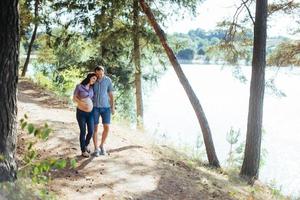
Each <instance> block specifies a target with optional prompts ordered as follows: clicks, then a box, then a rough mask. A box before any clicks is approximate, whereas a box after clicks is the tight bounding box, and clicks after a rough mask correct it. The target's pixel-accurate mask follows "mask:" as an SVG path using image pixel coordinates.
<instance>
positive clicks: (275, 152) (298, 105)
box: [145, 65, 300, 195]
mask: <svg viewBox="0 0 300 200" xmlns="http://www.w3.org/2000/svg"><path fill="white" fill-rule="evenodd" d="M182 67H183V70H184V73H185V74H186V76H187V78H188V80H189V82H190V84H191V85H192V87H193V89H194V91H195V93H196V94H197V96H198V98H199V100H200V103H201V105H202V107H203V109H204V111H205V114H206V117H207V119H208V122H209V125H210V128H211V132H212V135H213V140H214V144H215V148H216V151H217V155H218V157H219V160H220V161H221V162H222V164H223V165H224V164H225V160H226V159H227V158H228V151H229V144H228V142H227V141H226V134H227V132H228V131H229V130H230V128H231V127H232V128H233V129H234V130H239V129H240V131H241V138H240V140H241V141H242V140H244V139H245V135H246V127H247V115H248V101H249V90H250V89H249V85H250V75H251V68H250V67H242V68H241V69H240V71H241V72H242V73H243V74H244V76H245V77H246V78H247V79H248V81H247V82H246V83H242V82H241V81H240V80H238V79H237V78H234V77H235V76H236V74H237V73H235V72H234V71H233V67H226V66H217V65H182ZM270 79H274V83H275V85H276V88H277V89H279V90H280V91H281V92H283V93H284V94H285V95H286V97H280V96H278V95H275V93H274V91H273V90H271V89H270V88H267V89H266V92H265V99H264V115H263V128H264V130H265V134H264V136H263V142H262V147H263V148H264V149H266V150H267V156H266V159H265V165H264V166H263V167H262V168H261V170H260V179H261V180H262V181H263V182H265V183H270V182H272V181H274V180H275V182H276V185H277V186H278V187H282V191H283V193H284V194H287V195H300V186H299V185H300V88H299V86H300V68H272V69H269V68H268V69H266V80H270ZM145 126H146V129H147V130H148V132H149V133H150V134H152V135H155V137H158V138H163V139H164V140H167V141H168V143H173V144H174V145H177V146H181V147H189V148H190V149H194V148H195V147H196V145H197V142H196V141H197V138H199V135H200V136H201V129H200V126H199V124H198V121H197V118H196V115H195V113H194V111H193V109H192V106H191V104H190V102H189V100H188V98H187V96H186V93H185V91H184V89H183V87H182V86H181V84H180V82H179V80H178V78H177V76H176V74H175V72H174V70H173V68H171V67H169V70H168V71H167V72H166V73H165V74H164V75H163V76H162V77H161V79H160V80H159V81H158V85H157V86H155V87H153V88H152V89H151V91H150V93H149V95H148V96H147V97H146V98H145ZM201 138H202V136H201ZM202 148H203V147H202ZM205 158H206V157H205Z"/></svg>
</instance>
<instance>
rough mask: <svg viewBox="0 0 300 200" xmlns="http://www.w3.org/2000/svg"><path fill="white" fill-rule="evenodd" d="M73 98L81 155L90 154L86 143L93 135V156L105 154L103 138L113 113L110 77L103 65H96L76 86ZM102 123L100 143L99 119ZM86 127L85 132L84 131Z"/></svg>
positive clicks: (107, 130)
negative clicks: (75, 106)
mask: <svg viewBox="0 0 300 200" xmlns="http://www.w3.org/2000/svg"><path fill="white" fill-rule="evenodd" d="M73 100H74V101H75V102H76V103H77V109H76V119H77V122H78V125H79V129H80V137H79V140H80V149H81V155H82V156H83V157H89V156H90V153H91V152H90V149H89V148H88V145H89V143H90V140H91V138H92V137H93V142H94V149H95V150H94V153H93V155H94V156H99V155H106V151H105V148H104V144H105V140H106V138H107V135H108V132H109V124H110V120H111V114H114V112H115V109H114V97H113V86H112V81H111V79H110V78H109V77H108V76H106V75H105V74H104V67H103V66H98V67H96V68H95V70H94V72H92V73H89V74H88V75H87V77H86V78H85V79H84V80H83V81H82V82H81V83H80V84H78V85H77V86H76V88H75V91H74V94H73ZM100 117H101V121H102V124H103V132H102V137H101V142H100V145H99V143H98V125H99V119H100ZM86 129H87V133H86Z"/></svg>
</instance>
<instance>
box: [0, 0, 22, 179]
mask: <svg viewBox="0 0 300 200" xmlns="http://www.w3.org/2000/svg"><path fill="white" fill-rule="evenodd" d="M19 41H20V39H19V14H18V0H1V1H0V94H1V95H0V110H1V112H0V181H8V180H14V179H16V169H17V166H16V163H15V147H16V136H17V128H16V116H17V100H16V91H17V82H18V66H19V60H18V57H19Z"/></svg>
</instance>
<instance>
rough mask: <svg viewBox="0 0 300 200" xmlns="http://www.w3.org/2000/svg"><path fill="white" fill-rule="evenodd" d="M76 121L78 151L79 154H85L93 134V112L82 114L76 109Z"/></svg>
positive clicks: (82, 112)
mask: <svg viewBox="0 0 300 200" xmlns="http://www.w3.org/2000/svg"><path fill="white" fill-rule="evenodd" d="M76 119H77V122H78V125H79V129H80V137H79V141H80V149H81V152H85V151H86V147H87V146H88V145H89V143H90V140H91V138H92V136H93V132H94V115H93V112H84V111H82V110H80V109H78V108H77V111H76ZM86 127H87V134H86Z"/></svg>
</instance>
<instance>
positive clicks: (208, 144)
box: [139, 0, 220, 168]
mask: <svg viewBox="0 0 300 200" xmlns="http://www.w3.org/2000/svg"><path fill="white" fill-rule="evenodd" d="M139 1H140V4H141V7H142V9H143V11H144V13H145V14H146V15H147V17H148V19H149V22H150V24H151V25H152V27H153V28H154V30H155V32H156V34H157V36H158V37H159V39H160V42H161V43H162V46H163V47H164V49H165V51H166V53H167V55H168V58H169V60H170V62H171V63H172V66H173V68H174V70H175V72H176V74H177V76H178V78H179V81H180V83H181V84H182V86H183V88H184V90H185V92H186V94H187V96H188V98H189V100H190V102H191V104H192V106H193V108H194V111H195V113H196V116H197V118H198V122H199V124H200V127H201V130H202V134H203V139H204V144H205V148H206V154H207V158H208V162H209V165H211V166H214V167H217V168H219V167H220V164H219V160H218V158H217V154H216V151H215V147H214V143H213V139H212V135H211V131H210V128H209V125H208V121H207V119H206V116H205V113H204V111H203V109H202V106H201V104H200V102H199V100H198V98H197V96H196V94H195V93H194V91H193V89H192V87H191V85H190V84H189V82H188V80H187V78H186V76H185V74H184V73H183V71H182V68H181V66H180V64H179V63H178V61H177V59H176V57H175V55H174V53H173V51H172V49H171V48H170V47H169V45H168V43H167V40H166V38H165V35H164V32H163V30H162V29H161V28H160V26H159V25H158V24H157V22H156V19H155V17H154V15H153V13H152V11H151V9H150V8H149V6H148V5H147V4H146V2H145V1H144V0H139Z"/></svg>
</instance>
